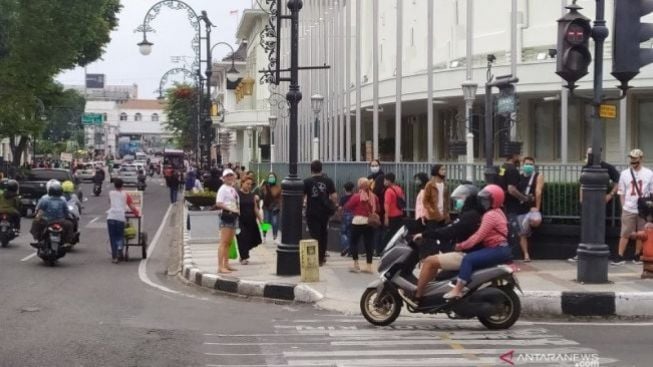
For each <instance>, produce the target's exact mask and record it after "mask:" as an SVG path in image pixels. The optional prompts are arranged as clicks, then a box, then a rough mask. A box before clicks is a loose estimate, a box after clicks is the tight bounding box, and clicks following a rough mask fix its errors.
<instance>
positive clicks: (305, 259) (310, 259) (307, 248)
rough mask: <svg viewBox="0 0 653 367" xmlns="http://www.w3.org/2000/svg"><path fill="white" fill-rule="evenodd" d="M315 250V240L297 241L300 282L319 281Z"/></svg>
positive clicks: (318, 267)
mask: <svg viewBox="0 0 653 367" xmlns="http://www.w3.org/2000/svg"><path fill="white" fill-rule="evenodd" d="M317 252H318V247H317V241H316V240H312V239H310V240H301V241H299V266H300V269H301V281H302V282H307V283H311V282H319V281H320V264H319V261H318V256H317Z"/></svg>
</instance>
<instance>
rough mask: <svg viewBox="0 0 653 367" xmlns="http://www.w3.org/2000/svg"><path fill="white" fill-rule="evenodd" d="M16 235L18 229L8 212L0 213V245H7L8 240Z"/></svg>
mask: <svg viewBox="0 0 653 367" xmlns="http://www.w3.org/2000/svg"><path fill="white" fill-rule="evenodd" d="M16 237H18V230H17V229H16V226H15V225H14V222H12V220H11V217H10V216H9V215H8V214H0V245H2V247H7V246H9V242H11V240H13V239H14V238H16Z"/></svg>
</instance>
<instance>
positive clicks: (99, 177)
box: [93, 166, 105, 185]
mask: <svg viewBox="0 0 653 367" xmlns="http://www.w3.org/2000/svg"><path fill="white" fill-rule="evenodd" d="M104 179H105V175H104V170H103V169H102V167H100V166H95V175H94V176H93V183H94V184H96V185H102V183H103V182H104Z"/></svg>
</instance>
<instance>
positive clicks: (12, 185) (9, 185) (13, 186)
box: [3, 180, 20, 193]
mask: <svg viewBox="0 0 653 367" xmlns="http://www.w3.org/2000/svg"><path fill="white" fill-rule="evenodd" d="M3 182H4V183H5V190H7V191H9V192H13V193H17V192H18V189H19V188H20V185H19V184H18V181H16V180H3Z"/></svg>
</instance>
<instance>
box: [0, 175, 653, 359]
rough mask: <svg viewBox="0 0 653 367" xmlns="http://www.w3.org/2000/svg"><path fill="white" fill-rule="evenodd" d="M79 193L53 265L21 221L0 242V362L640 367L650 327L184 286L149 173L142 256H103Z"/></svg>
mask: <svg viewBox="0 0 653 367" xmlns="http://www.w3.org/2000/svg"><path fill="white" fill-rule="evenodd" d="M90 189H91V187H90V185H85V186H84V190H85V194H86V195H87V197H88V198H89V199H88V201H86V202H85V203H84V205H85V210H84V213H83V218H82V224H81V228H82V229H83V230H82V236H81V243H80V244H79V245H77V248H76V250H75V251H74V252H72V253H70V254H68V255H66V256H65V257H64V258H63V259H61V261H60V263H59V264H58V266H56V267H54V268H50V267H47V266H45V265H43V264H42V263H41V261H40V259H38V258H36V257H33V256H32V257H30V256H31V254H33V252H34V251H33V250H32V248H31V247H29V245H28V241H29V238H28V235H27V233H28V229H29V220H27V219H25V220H24V222H23V233H24V234H23V235H22V236H21V237H20V238H18V239H17V240H15V241H14V242H12V244H11V245H10V247H9V248H5V249H0V366H12V367H14V366H62V367H63V366H252V367H254V366H288V365H294V366H468V365H471V366H481V365H497V366H502V365H503V366H509V365H510V363H508V362H505V361H502V360H501V359H500V355H503V354H506V353H508V354H506V355H505V357H504V359H510V358H512V359H511V360H512V362H513V363H514V365H518V366H519V365H552V366H560V365H570V366H574V365H576V364H574V363H571V364H564V363H563V362H562V359H561V358H573V356H576V357H577V358H579V356H581V355H585V356H589V357H590V358H593V357H594V355H595V354H596V355H597V356H598V358H601V360H600V361H601V364H600V365H602V366H603V365H611V366H650V365H651V364H652V362H651V361H650V356H651V353H650V349H649V348H650V346H651V345H652V342H653V336H651V330H652V329H653V324H644V323H600V324H597V323H593V324H587V323H583V322H581V323H578V324H573V323H569V322H566V321H563V322H553V323H550V322H529V321H522V322H519V323H518V324H517V325H516V326H515V327H514V328H513V329H511V330H509V331H499V332H492V331H488V330H486V329H484V328H483V327H482V326H481V325H480V324H479V323H477V322H475V321H453V320H447V319H442V318H437V319H436V318H410V317H400V318H399V320H398V321H397V322H396V323H395V324H394V325H393V326H392V327H388V328H374V327H371V326H370V325H368V324H367V323H366V322H365V321H364V320H363V318H362V317H361V316H359V315H340V314H334V313H331V312H325V311H321V310H317V309H315V308H314V307H312V306H309V305H298V304H275V303H271V302H264V301H261V300H248V299H242V298H233V297H228V296H223V295H217V296H216V295H213V294H210V293H209V292H206V291H203V290H199V289H197V288H195V287H192V286H186V285H184V284H182V283H180V282H179V281H178V280H177V278H175V277H169V276H166V275H164V271H165V269H166V267H167V258H168V252H169V240H170V238H171V230H172V229H171V227H170V226H169V225H166V223H163V225H162V221H163V219H164V217H165V215H166V212H167V210H168V207H169V202H168V200H167V193H166V190H165V188H164V187H163V186H162V182H161V180H158V179H155V180H154V181H151V182H149V186H148V188H147V190H146V191H145V199H144V203H145V204H144V205H145V206H144V226H145V230H146V231H147V232H148V233H149V237H150V239H152V238H153V237H155V234H156V233H157V231H158V229H159V228H162V229H161V231H160V235H159V241H158V243H157V245H156V247H155V248H154V251H153V253H152V254H151V256H150V258H149V260H148V261H147V263H145V264H143V263H141V261H140V259H138V256H136V255H137V254H138V251H136V252H132V256H133V258H134V259H133V260H132V261H130V262H128V263H121V264H117V265H116V264H112V263H111V259H110V253H109V246H108V238H107V233H106V228H105V226H106V225H105V219H106V218H105V215H104V212H105V210H106V208H107V205H108V199H107V190H108V187H105V190H104V192H103V193H102V195H101V196H100V197H99V198H95V197H92V196H90V195H89V194H90ZM170 216H171V218H170V219H171V220H180V218H174V214H170ZM139 268H140V273H139ZM511 351H512V355H511V354H510V352H511ZM544 354H547V355H548V356H544V357H547V358H554V359H549V360H542V359H541V358H542V357H543V355H544ZM538 358H540V359H539V362H533V361H535V360H538ZM528 360H530V361H531V362H527V361H528ZM594 365H598V364H590V363H589V362H586V363H585V364H578V366H594Z"/></svg>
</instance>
